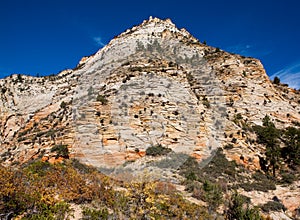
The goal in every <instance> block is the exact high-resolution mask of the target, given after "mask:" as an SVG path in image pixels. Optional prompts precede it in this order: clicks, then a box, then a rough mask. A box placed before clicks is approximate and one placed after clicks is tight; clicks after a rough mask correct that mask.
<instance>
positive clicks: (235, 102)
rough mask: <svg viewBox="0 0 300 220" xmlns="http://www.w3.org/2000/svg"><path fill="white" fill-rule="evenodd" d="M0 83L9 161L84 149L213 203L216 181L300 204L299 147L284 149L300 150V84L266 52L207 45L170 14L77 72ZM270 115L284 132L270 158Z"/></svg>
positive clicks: (264, 199)
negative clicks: (281, 73)
mask: <svg viewBox="0 0 300 220" xmlns="http://www.w3.org/2000/svg"><path fill="white" fill-rule="evenodd" d="M0 86H1V91H0V92H1V93H0V119H1V120H0V122H1V124H0V131H1V135H0V141H1V148H0V153H1V160H2V164H3V165H4V166H16V167H19V166H20V165H22V164H27V163H28V162H30V161H32V160H36V159H38V158H42V160H43V161H49V162H50V163H55V162H61V160H63V158H67V157H75V158H78V159H79V160H80V161H82V162H84V163H86V164H89V165H92V166H95V167H98V168H102V170H105V171H106V172H108V173H109V174H110V175H113V176H114V177H116V178H120V179H122V180H124V179H131V180H132V179H135V180H136V179H137V178H140V177H141V175H142V174H143V173H144V171H145V170H146V171H147V172H148V173H149V175H150V176H152V177H153V179H154V180H164V181H172V182H173V183H176V184H178V188H179V189H180V186H179V185H185V186H186V188H187V190H188V191H189V192H190V193H191V195H192V196H193V199H196V200H197V202H199V201H202V202H203V201H204V202H207V199H205V198H204V197H203V195H204V194H205V193H204V191H205V190H204V189H203V187H204V188H205V186H206V185H207V182H206V181H209V184H213V186H214V187H221V189H220V192H222V193H221V195H222V196H221V197H226V195H227V194H231V193H230V192H232V190H233V189H237V190H238V191H239V193H241V194H243V195H245V196H247V197H249V198H251V202H252V204H253V205H259V206H261V207H262V206H263V205H264V204H269V203H270V202H271V201H272V202H274V201H273V200H272V199H273V198H274V197H275V198H277V199H278V198H279V199H278V201H280V202H277V201H276V202H277V203H278V204H283V205H284V206H285V207H286V208H287V209H288V211H289V212H288V214H287V215H289V216H292V215H296V214H297V213H296V212H297V208H298V207H299V206H300V202H299V201H300V193H299V185H300V182H299V167H298V165H299V164H298V163H295V162H293V161H296V159H297V157H298V156H297V155H296V156H294V157H293V156H291V155H289V154H286V153H285V151H284V150H282V149H285V148H286V147H291V146H290V145H291V144H288V143H292V147H291V149H294V150H293V151H292V152H294V153H295V152H296V153H297V152H299V150H298V148H299V143H298V142H297V141H298V139H297V138H298V136H297V134H298V133H297V132H298V130H299V127H297V126H299V122H300V114H299V113H300V104H299V100H300V95H299V92H298V91H296V90H294V89H290V88H288V87H286V86H284V85H281V84H280V83H279V84H273V83H272V82H271V81H270V80H269V78H268V76H267V75H266V73H265V70H264V68H263V66H262V64H261V63H260V61H259V60H256V59H253V58H249V57H242V56H239V55H235V54H230V53H227V52H225V51H222V50H219V49H218V48H213V47H210V46H207V45H205V44H202V43H200V42H199V41H198V40H197V39H195V38H194V37H193V36H191V35H190V34H189V33H188V32H187V31H186V30H184V29H180V30H179V29H177V28H176V26H175V25H174V24H173V23H172V22H171V21H170V20H169V19H167V20H160V19H157V18H154V19H152V18H151V19H149V20H146V21H144V22H143V23H142V24H140V25H138V26H135V27H133V28H131V29H128V30H126V31H125V32H124V33H122V34H121V35H119V36H117V37H115V38H114V39H113V40H112V41H111V42H110V43H109V44H108V45H106V46H105V47H104V48H103V49H101V50H99V51H98V52H97V53H96V54H94V55H92V56H90V57H85V58H83V59H82V60H81V62H80V63H79V64H78V66H77V67H76V68H75V69H73V70H65V71H63V72H61V73H59V74H58V75H55V76H48V77H38V78H37V77H30V76H24V75H12V76H10V77H7V78H5V79H2V80H1V81H0ZM266 115H268V117H269V119H270V123H269V124H268V125H270V127H272V126H273V127H274V129H275V130H273V131H276V132H275V133H276V134H277V133H278V136H274V137H271V139H272V141H273V140H274V143H273V144H274V146H279V150H278V149H277V148H276V149H275V150H277V151H278V154H271V156H270V153H268V152H269V150H270V149H271V150H272V147H271V146H273V145H271V144H270V142H271V141H269V142H268V140H269V139H267V141H266V137H262V135H261V133H268V132H265V131H267V130H268V129H269V128H270V127H268V125H267V124H264V125H263V119H264V118H265V116H266ZM290 126H293V127H294V128H295V129H296V130H295V131H293V132H294V133H293V132H292V133H291V134H290V133H288V132H289V131H288V130H287V128H288V127H290ZM264 129H265V130H264ZM297 129H298V130H297ZM261 131H263V132H261ZM260 132H261V133H260ZM271 133H272V132H271ZM273 133H274V132H273ZM289 137H290V139H289ZM268 138H269V137H268ZM291 139H293V140H294V142H292V141H291ZM65 147H67V150H66V149H64V148H65ZM57 149H58V150H59V149H60V154H59V155H58V154H57ZM220 149H223V150H222V151H221V150H220ZM63 150H64V151H63ZM273 150H274V149H273ZM275 150H274V151H273V152H275ZM69 152H70V153H69ZM157 152H158V153H157ZM159 154H162V155H159ZM272 155H273V156H274V155H275V156H276V157H275V156H274V157H272ZM60 156H61V157H60ZM192 158H195V159H196V160H193V159H192ZM270 158H271V159H270ZM291 158H292V159H291ZM273 159H274V160H275V162H274V160H273ZM291 160H292V162H291ZM171 161H172V162H173V163H172V162H171ZM174 161H175V162H174ZM230 161H231V162H230ZM187 163H190V164H189V165H187ZM165 164H167V165H165ZM224 164H225V165H226V167H224ZM264 165H266V166H267V168H266V167H264ZM187 168H190V170H189V169H187ZM212 168H214V169H212ZM273 168H274V170H275V173H272V171H273ZM210 169H211V170H210ZM111 170H113V171H111ZM273 174H275V175H274V176H275V177H271V175H273ZM289 175H290V176H289ZM287 176H289V177H290V178H289V180H290V181H289V182H288V184H287V183H286V182H287V181H283V180H287V179H288V178H287ZM212 177H213V178H212ZM263 181H266V182H263ZM283 182H285V184H286V185H284V184H283ZM258 185H259V186H258ZM273 185H274V186H273ZM275 185H277V186H276V187H275ZM188 186H189V187H188ZM256 186H258V187H256ZM197 189H199V191H197ZM218 189H219V188H218ZM203 190H204V191H203ZM206 190H208V189H207V188H206ZM208 191H209V190H208ZM197 193H198V194H199V195H198V196H197ZM201 195H202V196H201ZM220 201H221V200H220ZM268 202H269V203H268ZM278 204H275V205H278ZM219 205H220V206H219ZM215 206H216V207H215V210H217V207H219V208H220V209H221V210H222V206H221V204H215ZM263 211H265V212H269V211H274V210H273V209H267V208H265V209H264V210H263ZM275 211H281V208H280V207H279V208H278V209H275Z"/></svg>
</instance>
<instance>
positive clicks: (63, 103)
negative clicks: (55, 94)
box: [60, 101, 67, 109]
mask: <svg viewBox="0 0 300 220" xmlns="http://www.w3.org/2000/svg"><path fill="white" fill-rule="evenodd" d="M66 106H67V104H66V103H65V102H64V101H62V102H61V103H60V108H62V109H65V108H66Z"/></svg>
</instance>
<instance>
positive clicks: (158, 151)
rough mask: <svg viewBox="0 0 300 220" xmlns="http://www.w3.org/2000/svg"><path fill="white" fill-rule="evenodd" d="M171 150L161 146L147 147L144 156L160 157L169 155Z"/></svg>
mask: <svg viewBox="0 0 300 220" xmlns="http://www.w3.org/2000/svg"><path fill="white" fill-rule="evenodd" d="M171 151H172V150H171V149H170V148H166V147H163V146H161V144H158V145H155V146H151V147H148V148H147V150H146V155H149V156H154V157H155V156H161V155H166V154H168V153H170V152H171Z"/></svg>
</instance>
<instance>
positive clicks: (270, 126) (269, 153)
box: [254, 115, 281, 177]
mask: <svg viewBox="0 0 300 220" xmlns="http://www.w3.org/2000/svg"><path fill="white" fill-rule="evenodd" d="M254 130H255V132H256V134H257V140H258V142H259V143H261V144H263V145H265V146H266V152H265V155H266V160H267V162H268V164H269V166H270V167H271V169H272V174H273V176H274V177H275V176H276V169H277V168H278V167H279V162H280V155H281V152H280V146H279V140H278V138H279V136H280V132H279V130H278V129H277V128H276V127H275V125H274V123H273V122H271V119H270V117H269V116H268V115H266V116H265V117H264V118H263V126H255V127H254Z"/></svg>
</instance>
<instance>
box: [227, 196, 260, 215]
mask: <svg viewBox="0 0 300 220" xmlns="http://www.w3.org/2000/svg"><path fill="white" fill-rule="evenodd" d="M245 204H246V205H245ZM226 219H228V220H236V219H239V220H260V219H262V218H261V216H260V214H259V211H258V209H257V208H251V207H250V206H249V204H248V203H247V200H246V199H245V197H243V196H241V195H239V194H238V193H237V192H235V193H234V194H233V195H232V196H231V199H230V201H229V204H228V208H227V210H226Z"/></svg>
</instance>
